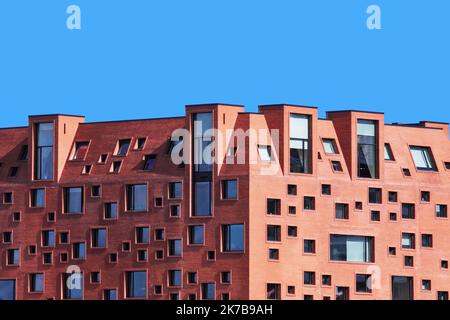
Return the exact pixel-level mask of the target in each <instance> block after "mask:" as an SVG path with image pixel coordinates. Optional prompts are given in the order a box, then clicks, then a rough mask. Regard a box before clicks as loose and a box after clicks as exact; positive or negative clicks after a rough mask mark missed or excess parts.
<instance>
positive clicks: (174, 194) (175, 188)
mask: <svg viewBox="0 0 450 320" xmlns="http://www.w3.org/2000/svg"><path fill="white" fill-rule="evenodd" d="M181 197H182V185H181V182H170V183H169V199H181Z"/></svg>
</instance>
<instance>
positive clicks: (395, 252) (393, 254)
mask: <svg viewBox="0 0 450 320" xmlns="http://www.w3.org/2000/svg"><path fill="white" fill-rule="evenodd" d="M396 254H397V249H396V248H395V247H389V255H391V256H395V255H396Z"/></svg>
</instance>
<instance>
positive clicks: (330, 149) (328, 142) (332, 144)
mask: <svg viewBox="0 0 450 320" xmlns="http://www.w3.org/2000/svg"><path fill="white" fill-rule="evenodd" d="M322 142H323V149H324V150H325V153H326V154H337V153H338V152H337V146H336V141H335V140H334V139H323V140H322Z"/></svg>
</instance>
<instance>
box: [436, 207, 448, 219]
mask: <svg viewBox="0 0 450 320" xmlns="http://www.w3.org/2000/svg"><path fill="white" fill-rule="evenodd" d="M436 217H438V218H447V205H446V204H437V205H436Z"/></svg>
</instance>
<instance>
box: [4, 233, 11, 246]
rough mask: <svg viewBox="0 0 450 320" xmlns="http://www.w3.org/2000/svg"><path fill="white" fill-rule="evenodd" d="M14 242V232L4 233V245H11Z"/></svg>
mask: <svg viewBox="0 0 450 320" xmlns="http://www.w3.org/2000/svg"><path fill="white" fill-rule="evenodd" d="M11 242H12V232H10V231H5V232H3V243H11Z"/></svg>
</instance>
